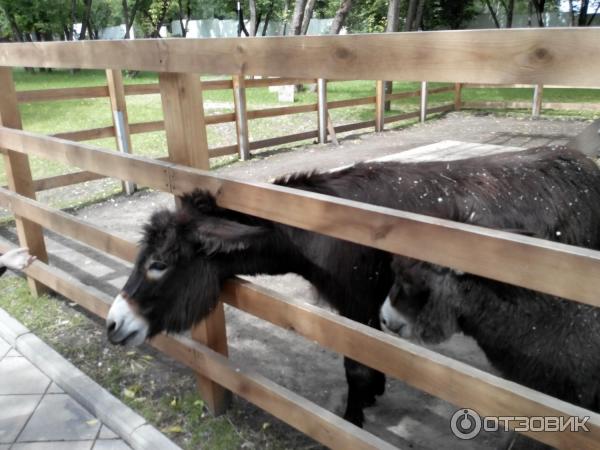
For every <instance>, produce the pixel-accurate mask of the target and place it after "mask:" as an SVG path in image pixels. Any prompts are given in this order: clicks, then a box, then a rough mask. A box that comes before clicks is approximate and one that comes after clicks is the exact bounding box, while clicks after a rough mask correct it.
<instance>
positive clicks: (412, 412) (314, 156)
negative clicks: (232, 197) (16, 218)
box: [3, 113, 587, 449]
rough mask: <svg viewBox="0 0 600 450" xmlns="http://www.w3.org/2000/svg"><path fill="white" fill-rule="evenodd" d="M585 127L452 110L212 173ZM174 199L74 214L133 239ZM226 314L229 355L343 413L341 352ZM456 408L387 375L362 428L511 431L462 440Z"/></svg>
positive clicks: (461, 445)
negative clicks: (455, 424)
mask: <svg viewBox="0 0 600 450" xmlns="http://www.w3.org/2000/svg"><path fill="white" fill-rule="evenodd" d="M586 124H587V122H584V121H574V120H530V119H526V118H523V119H520V118H500V117H494V116H487V115H471V114H467V113H452V114H449V115H447V116H446V117H445V118H442V119H440V120H435V121H431V122H428V123H426V124H424V125H416V126H413V127H410V128H407V129H402V130H394V131H386V132H384V133H379V134H375V133H367V134H363V135H355V136H351V137H347V138H345V139H344V140H343V141H342V142H341V144H342V145H340V146H334V145H332V144H331V145H324V146H318V145H312V146H305V147H302V148H299V149H294V151H286V150H283V151H282V150H280V151H277V152H264V153H261V154H260V155H258V156H257V157H255V158H254V159H252V160H250V161H248V162H244V163H236V164H233V165H231V166H228V167H225V168H221V169H219V170H217V171H215V172H216V173H218V174H222V175H227V176H232V177H236V178H239V179H242V180H258V181H267V180H270V179H272V178H274V177H277V176H280V175H283V174H287V173H290V172H294V171H305V170H314V169H318V170H327V169H331V168H335V167H339V166H342V165H346V164H351V163H353V162H356V161H361V160H366V159H371V158H376V157H380V156H384V155H387V154H392V153H397V152H399V151H402V150H406V149H410V148H414V147H417V146H421V145H426V144H431V143H435V142H439V141H442V140H446V139H452V140H460V141H466V142H478V143H491V144H499V145H510V146H521V147H535V146H539V145H545V144H564V143H566V142H567V140H568V139H569V138H570V137H572V136H574V135H576V134H577V133H578V132H580V131H581V130H582V129H583V128H584V127H585V126H586ZM171 205H172V198H171V197H170V196H168V195H166V194H162V193H155V192H148V191H146V192H140V193H137V194H135V195H134V196H132V197H117V198H113V199H111V200H109V201H106V202H103V203H99V204H95V205H92V206H90V207H86V208H84V209H81V210H79V211H78V212H77V215H79V216H80V217H81V218H84V219H86V220H90V221H91V222H93V223H94V224H96V225H99V226H102V227H104V228H106V229H108V230H110V231H112V232H115V233H118V234H121V235H123V236H126V237H128V238H136V239H137V238H138V237H139V230H140V227H141V225H142V224H143V223H144V222H145V221H146V219H147V217H148V216H149V215H150V214H151V213H152V211H154V210H155V209H157V208H158V207H161V206H171ZM3 234H5V232H3ZM49 237H50V238H51V239H50V244H49V247H50V248H51V251H52V254H53V255H54V256H53V258H52V259H53V261H52V262H53V263H55V264H56V265H58V266H60V267H62V268H64V269H66V270H68V271H69V272H70V273H72V274H73V275H74V276H77V277H79V278H81V279H82V280H83V281H84V282H86V283H89V284H93V285H96V286H97V287H99V288H101V289H103V290H106V291H108V292H110V293H116V291H117V289H118V288H119V287H120V286H122V284H123V283H124V281H125V280H126V278H127V275H128V271H129V267H128V266H127V264H124V263H122V262H121V261H118V260H115V259H113V258H110V257H107V256H102V255H98V254H97V253H96V252H94V251H91V250H90V249H88V248H87V247H85V246H83V245H80V244H77V243H74V242H72V241H67V240H65V239H63V238H60V237H57V236H54V235H49ZM254 281H256V282H257V283H260V284H264V285H266V286H268V287H269V288H271V289H274V290H277V291H280V292H282V293H284V294H285V295H287V296H290V297H292V298H294V299H296V300H297V301H299V302H303V301H308V302H313V303H314V302H316V301H317V299H316V298H315V295H314V290H313V289H312V288H311V286H310V285H309V284H308V283H307V282H306V281H304V280H303V279H302V278H300V277H298V276H296V275H286V276H280V277H268V276H261V277H256V279H255V280H254ZM226 315H227V328H228V336H229V346H230V357H231V358H232V359H233V360H235V361H237V362H239V363H240V364H241V365H242V366H244V367H246V368H252V369H255V370H256V371H258V372H260V373H262V374H264V375H266V376H267V377H269V378H270V379H272V380H274V381H275V382H277V383H279V384H281V385H283V386H285V387H287V388H289V389H291V390H293V391H295V392H297V393H299V394H301V395H303V396H305V397H307V398H309V399H310V400H312V401H314V402H316V403H318V404H319V405H322V406H324V407H326V408H328V409H330V410H332V411H334V412H336V413H338V414H339V413H341V411H342V408H343V406H344V404H345V392H346V382H345V377H344V370H343V365H342V358H341V357H340V356H339V355H337V354H334V353H332V352H329V351H326V350H324V349H322V348H320V347H319V346H317V345H316V344H314V343H312V342H307V341H306V340H304V339H303V338H300V337H298V336H296V335H294V334H293V333H291V332H288V331H285V330H281V329H279V328H277V327H275V326H272V325H270V324H268V323H266V322H263V321H261V320H259V319H256V318H254V317H250V316H248V315H246V314H244V313H242V312H240V311H237V310H234V309H233V308H229V307H227V308H226ZM434 349H435V350H436V351H439V352H441V353H443V354H445V355H449V356H451V357H454V358H457V359H459V360H462V361H465V362H467V363H469V364H472V365H474V366H476V367H479V368H481V369H483V370H487V371H492V372H493V369H491V367H490V366H489V364H488V362H487V361H486V359H485V357H484V355H483V354H482V352H481V351H480V349H479V348H478V347H477V345H476V344H475V343H474V342H473V341H472V340H471V339H470V338H467V337H464V336H455V337H454V338H453V339H452V340H451V341H449V342H447V343H445V344H444V345H442V346H437V347H435V348H434ZM459 406H463V407H469V406H470V405H459ZM457 409H458V408H457V407H456V406H454V405H451V404H448V403H446V402H444V401H441V400H439V399H437V398H434V397H431V396H429V395H427V394H425V393H422V392H420V391H418V390H415V389H412V388H410V387H409V386H407V385H405V384H404V383H402V382H400V381H398V380H393V379H390V380H389V381H388V386H387V392H386V395H385V396H383V397H381V398H380V399H379V400H378V402H377V404H376V405H375V406H373V407H371V408H368V409H367V410H366V411H365V413H366V422H365V428H366V429H367V430H369V431H371V432H373V433H375V434H376V435H378V436H380V437H382V438H383V439H385V440H387V441H389V442H390V443H392V444H394V445H397V446H399V447H401V448H413V449H491V448H497V447H498V446H499V445H500V444H501V442H502V441H503V440H504V439H505V438H506V436H505V433H496V434H485V435H481V436H479V437H478V438H476V439H475V440H473V441H461V440H458V439H457V438H455V437H454V436H453V435H452V434H451V431H450V427H449V419H450V417H451V415H452V414H453V412H454V411H456V410H457Z"/></svg>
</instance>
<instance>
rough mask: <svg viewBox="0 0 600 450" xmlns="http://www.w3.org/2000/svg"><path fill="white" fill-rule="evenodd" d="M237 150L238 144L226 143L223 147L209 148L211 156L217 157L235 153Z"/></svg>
mask: <svg viewBox="0 0 600 450" xmlns="http://www.w3.org/2000/svg"><path fill="white" fill-rule="evenodd" d="M237 152H238V146H237V144H234V145H224V146H223V147H215V148H209V149H208V155H209V156H210V157H211V158H217V157H219V156H226V155H234V154H236V153H237Z"/></svg>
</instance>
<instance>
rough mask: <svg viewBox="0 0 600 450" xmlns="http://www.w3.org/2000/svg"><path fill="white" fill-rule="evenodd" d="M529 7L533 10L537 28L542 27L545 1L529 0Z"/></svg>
mask: <svg viewBox="0 0 600 450" xmlns="http://www.w3.org/2000/svg"><path fill="white" fill-rule="evenodd" d="M530 1H531V3H530V5H533V9H534V10H535V17H536V19H537V22H538V26H539V27H543V26H544V7H545V6H546V5H545V4H546V0H530Z"/></svg>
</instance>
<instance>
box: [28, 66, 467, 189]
mask: <svg viewBox="0 0 600 450" xmlns="http://www.w3.org/2000/svg"><path fill="white" fill-rule="evenodd" d="M106 79H107V85H106V86H91V87H74V88H54V89H42V90H33V91H20V92H17V100H18V102H19V103H32V102H47V101H56V100H74V99H90V98H106V97H108V98H109V99H110V105H111V111H112V118H113V125H112V126H106V127H101V128H91V129H85V130H76V131H69V132H62V133H57V134H54V135H53V136H54V137H58V138H62V139H68V140H72V141H77V142H81V141H88V140H93V139H101V138H110V137H114V138H116V143H117V147H118V149H119V150H120V151H122V152H125V153H131V151H133V148H132V145H131V135H132V134H141V133H149V132H155V131H164V130H165V124H164V121H163V120H158V121H151V122H137V123H130V122H129V119H128V114H127V102H126V96H128V95H147V94H160V86H159V84H156V83H148V84H132V85H125V84H124V83H123V77H122V73H121V71H120V70H113V69H107V70H106ZM376 83H377V85H379V84H380V83H383V82H376ZM296 84H317V85H318V86H319V88H318V101H317V103H312V104H306V105H291V106H283V107H275V108H265V109H259V110H248V105H247V101H246V89H251V88H260V87H270V86H285V85H296ZM202 90H203V91H207V90H231V91H232V92H233V100H234V101H233V104H234V112H232V113H225V114H212V115H205V124H206V125H218V124H223V123H235V124H236V137H237V144H234V145H225V146H221V147H215V148H210V149H209V151H208V152H209V157H211V158H213V157H219V156H225V155H231V154H236V153H238V154H239V155H240V158H241V159H247V158H248V157H249V156H250V152H251V150H258V149H261V148H266V147H271V146H276V145H282V144H286V143H290V142H297V141H301V140H306V139H313V138H318V140H319V142H321V143H325V142H327V140H328V136H332V137H333V138H334V139H335V133H342V132H347V131H352V130H358V129H361V128H368V127H375V130H376V131H383V129H384V122H385V123H393V122H396V121H399V120H407V119H411V118H417V117H420V118H421V121H425V119H426V117H427V114H434V113H439V112H445V111H450V110H452V109H454V105H453V104H448V105H442V106H437V107H435V108H428V107H427V101H426V100H427V98H428V96H430V95H434V94H438V93H443V92H451V91H453V90H455V88H454V87H452V86H451V87H438V88H434V89H427V88H426V86H425V89H419V90H416V91H410V92H396V93H392V94H388V95H387V96H386V95H385V93H384V92H383V89H377V94H376V95H374V96H368V97H361V98H355V99H348V100H337V101H327V80H323V79H319V80H317V79H306V78H263V79H246V77H244V76H241V75H234V76H232V78H231V80H228V79H223V80H209V81H204V82H202ZM419 96H420V97H421V98H422V101H421V107H420V109H419V110H416V111H412V112H408V113H403V114H397V115H394V116H388V117H385V119H383V104H384V102H385V100H399V99H403V98H410V97H419ZM369 104H375V105H378V108H379V107H381V110H379V109H377V111H378V114H381V115H377V117H376V118H375V119H373V120H367V121H361V122H356V123H349V124H344V125H338V126H334V125H333V123H332V122H331V118H330V116H329V110H331V109H337V108H348V107H353V106H359V105H369ZM308 112H317V114H318V121H315V122H316V123H317V124H318V127H317V129H315V130H310V131H303V132H300V133H293V134H290V135H286V136H278V137H273V138H268V139H262V140H257V141H253V142H250V141H249V134H250V133H249V126H248V121H249V120H253V119H264V118H268V117H280V116H287V115H291V114H301V113H308ZM100 178H104V177H103V176H101V175H98V174H96V173H92V172H76V173H69V174H65V175H59V176H54V177H48V178H43V179H38V180H35V190H36V191H43V190H47V189H52V188H56V187H62V186H68V185H71V184H76V183H81V182H85V181H92V180H97V179H100ZM124 188H125V190H126V191H127V192H128V193H130V192H132V191H133V189H134V186H133V184H132V183H131V182H124Z"/></svg>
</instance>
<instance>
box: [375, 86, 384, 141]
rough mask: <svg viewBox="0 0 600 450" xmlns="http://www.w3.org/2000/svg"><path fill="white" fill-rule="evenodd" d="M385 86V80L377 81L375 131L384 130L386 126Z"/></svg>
mask: <svg viewBox="0 0 600 450" xmlns="http://www.w3.org/2000/svg"><path fill="white" fill-rule="evenodd" d="M384 114H385V87H384V82H383V80H377V81H376V82H375V131H377V132H379V131H383V128H384V126H385V118H384Z"/></svg>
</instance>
